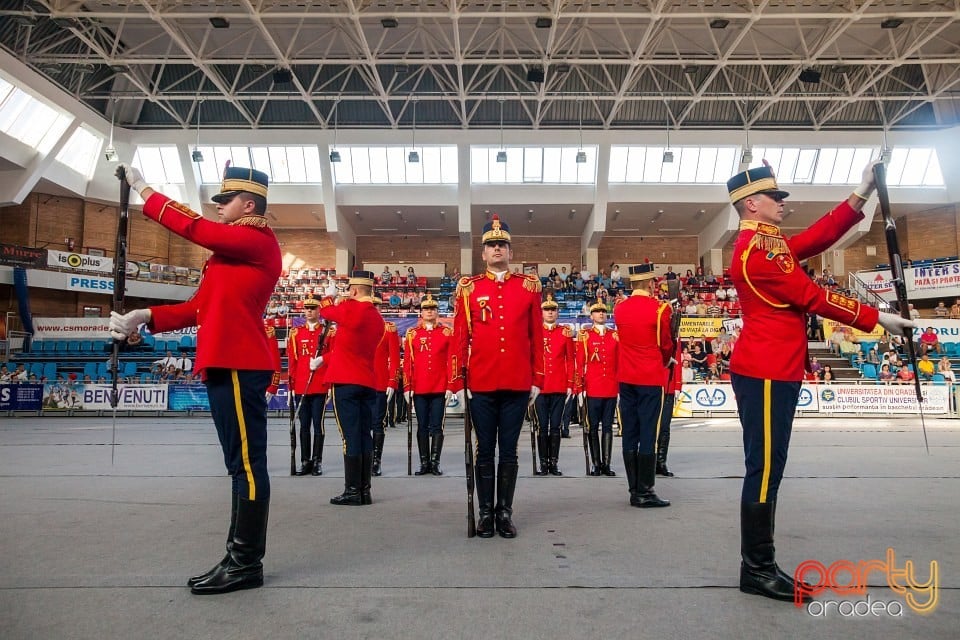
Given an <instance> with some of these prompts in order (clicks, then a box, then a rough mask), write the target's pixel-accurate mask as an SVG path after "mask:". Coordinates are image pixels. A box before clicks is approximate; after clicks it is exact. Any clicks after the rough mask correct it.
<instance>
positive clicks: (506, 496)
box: [495, 462, 520, 538]
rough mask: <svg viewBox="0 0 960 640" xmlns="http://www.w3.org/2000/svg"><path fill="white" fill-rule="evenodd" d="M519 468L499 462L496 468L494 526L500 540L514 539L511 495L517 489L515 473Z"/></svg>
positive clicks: (515, 528)
mask: <svg viewBox="0 0 960 640" xmlns="http://www.w3.org/2000/svg"><path fill="white" fill-rule="evenodd" d="M519 469H520V466H519V465H518V464H517V463H516V462H514V463H505V462H501V463H500V466H499V467H498V468H497V508H496V511H495V524H496V527H497V532H498V533H499V534H500V537H501V538H516V537H517V527H516V526H514V524H513V519H512V518H513V493H514V491H515V490H516V488H517V472H518V471H519Z"/></svg>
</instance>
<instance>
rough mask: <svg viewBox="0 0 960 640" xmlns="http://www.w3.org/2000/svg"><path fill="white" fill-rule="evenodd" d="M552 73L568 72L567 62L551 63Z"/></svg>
mask: <svg viewBox="0 0 960 640" xmlns="http://www.w3.org/2000/svg"><path fill="white" fill-rule="evenodd" d="M553 72H554V73H570V65H568V64H555V65H553Z"/></svg>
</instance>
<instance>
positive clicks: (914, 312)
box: [909, 302, 920, 320]
mask: <svg viewBox="0 0 960 640" xmlns="http://www.w3.org/2000/svg"><path fill="white" fill-rule="evenodd" d="M909 308H910V319H911V320H919V319H920V310H919V309H917V308H916V307H915V306H913V303H912V302H911V303H910V306H909Z"/></svg>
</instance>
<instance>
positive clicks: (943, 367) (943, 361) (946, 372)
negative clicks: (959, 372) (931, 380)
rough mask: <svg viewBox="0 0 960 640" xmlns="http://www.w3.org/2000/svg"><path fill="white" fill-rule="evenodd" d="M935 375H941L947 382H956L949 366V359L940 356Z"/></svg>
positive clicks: (951, 367)
mask: <svg viewBox="0 0 960 640" xmlns="http://www.w3.org/2000/svg"><path fill="white" fill-rule="evenodd" d="M937 373H939V374H940V375H942V376H943V377H944V378H945V379H946V380H947V381H948V382H956V381H957V378H956V376H954V375H953V366H952V365H951V364H950V358H948V357H947V356H942V357H941V358H940V362H938V363H937Z"/></svg>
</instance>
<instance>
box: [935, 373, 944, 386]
mask: <svg viewBox="0 0 960 640" xmlns="http://www.w3.org/2000/svg"><path fill="white" fill-rule="evenodd" d="M933 381H934V382H939V383H941V384H942V383H944V382H946V381H947V379H946V378H944V377H943V374H942V373H935V374H933Z"/></svg>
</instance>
